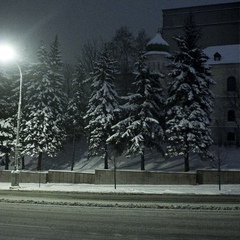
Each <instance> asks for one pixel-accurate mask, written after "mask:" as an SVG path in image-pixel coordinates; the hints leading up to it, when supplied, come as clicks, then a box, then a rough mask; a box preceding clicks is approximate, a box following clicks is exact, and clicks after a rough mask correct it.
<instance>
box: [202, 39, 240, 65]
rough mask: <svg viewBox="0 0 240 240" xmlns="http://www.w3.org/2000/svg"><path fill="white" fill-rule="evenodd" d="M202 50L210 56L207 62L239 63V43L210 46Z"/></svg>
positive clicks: (213, 63)
mask: <svg viewBox="0 0 240 240" xmlns="http://www.w3.org/2000/svg"><path fill="white" fill-rule="evenodd" d="M203 51H204V53H205V54H206V55H207V56H208V57H209V58H210V59H209V60H208V64H212V65H217V64H227V63H240V44H234V45H221V46H212V47H207V48H205V49H204V50H203Z"/></svg>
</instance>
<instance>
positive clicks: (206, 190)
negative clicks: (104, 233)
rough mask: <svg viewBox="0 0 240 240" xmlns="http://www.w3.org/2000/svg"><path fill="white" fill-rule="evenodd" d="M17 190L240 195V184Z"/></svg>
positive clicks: (25, 187)
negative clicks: (219, 187) (219, 186)
mask: <svg viewBox="0 0 240 240" xmlns="http://www.w3.org/2000/svg"><path fill="white" fill-rule="evenodd" d="M10 187H11V185H10V183H0V190H9V189H10ZM17 191H55V192H56V191H57V192H59V191H60V192H88V193H126V194H131V193H141V194H180V195H181V194H200V195H220V194H227V195H240V184H234V185H222V186H221V190H220V191H219V189H218V185H117V186H116V189H115V188H114V185H95V184H67V183H47V184H40V185H39V184H37V183H20V188H19V189H18V190H17Z"/></svg>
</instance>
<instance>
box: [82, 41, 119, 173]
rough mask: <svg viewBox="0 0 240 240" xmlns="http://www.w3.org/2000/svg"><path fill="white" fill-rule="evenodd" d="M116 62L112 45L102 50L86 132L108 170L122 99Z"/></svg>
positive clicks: (92, 150)
mask: <svg viewBox="0 0 240 240" xmlns="http://www.w3.org/2000/svg"><path fill="white" fill-rule="evenodd" d="M114 72H115V61H114V60H113V59H112V56H111V52H110V51H109V50H108V46H107V45H105V46H104V48H103V50H102V51H100V54H99V57H98V60H97V61H96V63H95V68H94V72H93V73H92V76H91V87H92V94H91V97H90V99H89V103H88V110H87V113H86V115H85V118H86V120H87V126H86V130H87V131H88V135H89V139H88V144H89V155H90V156H94V155H100V156H102V157H103V158H104V169H108V158H109V156H108V155H109V153H108V143H107V139H108V138H109V136H110V135H111V134H112V129H111V127H112V126H113V125H114V124H115V123H116V118H117V112H118V110H119V97H118V94H117V92H116V91H115V85H114V80H115V77H114Z"/></svg>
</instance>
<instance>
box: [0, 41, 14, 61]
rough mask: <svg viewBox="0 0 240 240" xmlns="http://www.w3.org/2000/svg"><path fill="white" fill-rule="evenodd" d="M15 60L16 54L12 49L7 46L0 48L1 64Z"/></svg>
mask: <svg viewBox="0 0 240 240" xmlns="http://www.w3.org/2000/svg"><path fill="white" fill-rule="evenodd" d="M15 58H16V54H15V51H14V49H13V48H12V47H11V46H10V45H7V44H4V45H1V46H0V61H1V62H8V61H12V60H14V59H15Z"/></svg>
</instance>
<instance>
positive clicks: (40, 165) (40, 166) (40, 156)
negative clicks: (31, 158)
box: [37, 152, 42, 171]
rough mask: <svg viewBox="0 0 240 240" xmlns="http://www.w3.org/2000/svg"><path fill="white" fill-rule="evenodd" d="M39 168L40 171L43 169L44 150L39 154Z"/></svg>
mask: <svg viewBox="0 0 240 240" xmlns="http://www.w3.org/2000/svg"><path fill="white" fill-rule="evenodd" d="M37 170H38V171H41V170H42V152H40V153H39V155H38V165H37Z"/></svg>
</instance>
